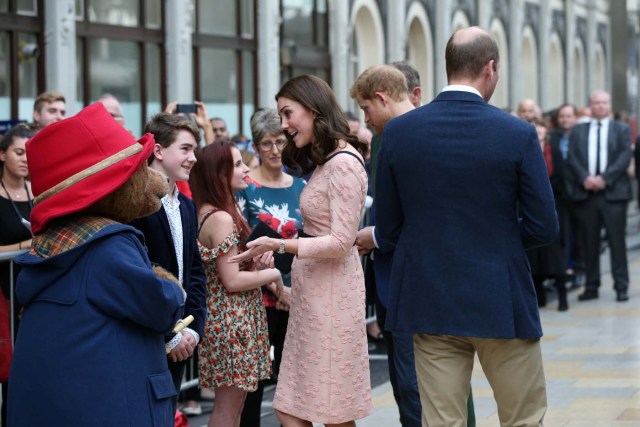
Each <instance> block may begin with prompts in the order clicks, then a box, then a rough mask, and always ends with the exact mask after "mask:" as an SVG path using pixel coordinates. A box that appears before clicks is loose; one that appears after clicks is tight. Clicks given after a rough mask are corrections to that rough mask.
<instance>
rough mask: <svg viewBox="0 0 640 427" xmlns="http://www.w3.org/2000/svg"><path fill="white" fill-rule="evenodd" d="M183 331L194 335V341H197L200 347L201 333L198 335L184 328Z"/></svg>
mask: <svg viewBox="0 0 640 427" xmlns="http://www.w3.org/2000/svg"><path fill="white" fill-rule="evenodd" d="M183 331H185V332H189V333H190V334H191V335H193V339H195V340H196V345H198V343H199V342H200V334H199V333H197V332H196V331H194V330H193V329H191V328H184V329H183Z"/></svg>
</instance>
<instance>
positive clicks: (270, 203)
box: [236, 108, 306, 427]
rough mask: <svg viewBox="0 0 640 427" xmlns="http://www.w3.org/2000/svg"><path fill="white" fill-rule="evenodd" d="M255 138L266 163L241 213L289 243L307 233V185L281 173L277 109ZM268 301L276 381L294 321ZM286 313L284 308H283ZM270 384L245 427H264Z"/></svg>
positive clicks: (247, 409) (254, 401)
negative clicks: (304, 211) (302, 197)
mask: <svg viewBox="0 0 640 427" xmlns="http://www.w3.org/2000/svg"><path fill="white" fill-rule="evenodd" d="M251 136H252V140H253V149H254V152H255V153H257V154H258V155H259V156H260V161H261V164H260V166H259V167H257V168H256V169H253V170H251V171H250V172H249V180H248V184H249V185H248V186H247V188H245V189H244V190H242V191H240V192H239V193H238V194H237V195H236V198H237V199H238V204H239V205H240V207H241V208H242V213H243V214H244V217H245V218H246V219H247V221H248V222H249V226H250V227H251V228H252V229H255V228H256V227H257V226H258V224H261V223H262V224H265V225H267V226H269V228H270V229H271V230H273V231H274V235H275V233H277V234H279V235H280V236H282V237H283V238H285V239H294V238H296V237H298V229H300V230H302V214H301V212H300V205H299V202H300V194H301V193H302V190H303V189H304V186H305V185H306V182H305V181H304V180H302V179H300V178H297V177H294V176H291V175H289V174H287V173H285V172H284V171H283V170H282V169H283V167H282V149H283V148H284V145H285V143H286V142H287V138H286V137H285V136H284V132H283V131H282V128H281V127H280V116H278V112H277V111H276V110H274V109H272V108H263V109H260V110H258V111H256V112H255V113H254V114H253V116H251ZM292 259H293V257H290V258H285V259H283V264H287V263H288V265H284V268H283V265H282V264H281V263H279V262H276V267H278V268H280V273H282V280H283V282H284V286H285V287H290V286H291V260H292ZM262 296H263V302H264V306H265V309H266V310H267V324H268V327H269V341H270V342H271V345H272V346H273V355H274V360H273V371H274V372H273V375H272V376H273V377H274V378H277V376H278V373H279V371H280V361H281V359H282V349H283V347H284V338H285V335H286V333H287V323H288V321H289V312H288V311H287V309H288V307H281V306H279V305H278V304H277V301H276V299H275V297H274V296H273V295H272V294H271V292H269V291H263V294H262ZM283 308H284V309H283ZM264 384H265V382H261V383H260V384H259V385H258V390H256V392H255V393H250V394H249V395H248V396H247V400H246V401H245V404H244V410H243V411H242V420H241V422H240V427H259V426H260V418H261V412H262V411H261V409H260V408H261V403H262V394H263V389H264Z"/></svg>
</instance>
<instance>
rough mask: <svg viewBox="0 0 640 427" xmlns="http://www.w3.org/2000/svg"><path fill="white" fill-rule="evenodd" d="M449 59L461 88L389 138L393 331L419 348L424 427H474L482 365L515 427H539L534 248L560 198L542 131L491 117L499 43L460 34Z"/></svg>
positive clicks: (401, 122)
mask: <svg viewBox="0 0 640 427" xmlns="http://www.w3.org/2000/svg"><path fill="white" fill-rule="evenodd" d="M445 60H446V68H447V76H448V80H449V86H447V87H445V88H444V90H443V91H442V92H441V93H440V94H439V95H438V96H437V97H436V99H435V100H434V101H433V102H431V103H430V104H428V105H426V106H423V107H420V108H418V109H415V110H413V111H410V112H408V113H405V114H403V115H401V116H399V117H397V118H394V119H392V120H390V121H389V122H388V123H387V125H386V127H385V129H384V144H383V146H382V149H381V151H380V157H379V159H380V161H379V166H378V176H377V180H376V198H377V200H376V204H377V208H376V209H377V219H376V228H377V230H378V232H379V235H380V237H381V238H382V239H383V240H385V241H386V242H389V243H392V244H395V245H396V249H395V253H394V258H393V265H392V269H391V292H390V300H389V311H388V313H387V323H386V327H387V328H388V329H390V330H391V331H393V332H394V333H395V332H409V333H412V334H413V335H414V351H415V359H416V371H417V375H418V382H419V387H420V397H421V401H422V408H423V412H422V419H423V424H424V425H429V426H431V427H432V426H447V427H464V426H465V424H466V419H467V404H466V403H467V397H468V396H469V390H470V382H471V372H472V369H473V361H474V356H475V354H476V353H477V355H478V358H479V360H480V363H481V364H482V367H483V370H484V372H485V374H486V376H487V379H488V380H489V383H490V384H491V387H492V389H493V392H494V396H495V398H496V401H497V405H498V415H499V418H500V423H501V425H518V426H538V425H541V423H542V420H543V418H544V414H545V412H546V404H547V401H546V390H545V381H544V371H543V365H542V355H541V351H540V337H541V336H542V328H541V325H540V317H539V312H538V306H537V300H536V294H535V290H534V287H533V283H532V279H531V274H530V271H529V265H528V262H527V256H526V253H525V249H527V248H530V247H535V246H539V245H544V244H548V243H550V242H551V241H553V240H554V239H555V238H556V236H557V234H558V220H557V217H556V212H555V206H554V200H553V193H552V191H551V186H550V184H549V178H548V176H547V170H546V166H545V162H544V159H543V157H542V152H541V150H540V145H539V142H538V137H537V135H536V131H535V128H534V127H533V126H531V125H530V124H528V123H526V122H524V121H523V120H521V119H518V118H516V117H513V116H511V115H509V114H507V113H505V112H502V111H501V110H499V109H498V108H495V107H493V106H491V105H489V104H487V101H488V100H489V99H490V98H491V95H492V94H493V91H494V90H495V87H496V84H497V82H498V65H499V52H498V46H497V44H496V42H495V40H494V39H493V38H492V37H491V35H490V34H489V33H488V32H486V31H484V30H482V29H480V28H478V27H470V28H464V29H461V30H459V31H457V32H456V33H454V35H453V36H452V37H451V38H450V39H449V42H448V43H447V48H446V54H445Z"/></svg>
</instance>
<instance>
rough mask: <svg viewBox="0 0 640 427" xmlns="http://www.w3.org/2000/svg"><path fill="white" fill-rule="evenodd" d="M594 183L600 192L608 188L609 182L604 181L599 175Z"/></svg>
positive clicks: (594, 178)
mask: <svg viewBox="0 0 640 427" xmlns="http://www.w3.org/2000/svg"><path fill="white" fill-rule="evenodd" d="M593 183H594V185H595V187H596V190H598V191H600V190H604V188H605V187H606V186H607V182H606V181H605V180H604V178H603V177H602V175H597V176H594V177H593Z"/></svg>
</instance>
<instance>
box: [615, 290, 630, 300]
mask: <svg viewBox="0 0 640 427" xmlns="http://www.w3.org/2000/svg"><path fill="white" fill-rule="evenodd" d="M616 301H618V302H623V301H629V294H628V293H627V291H617V292H616Z"/></svg>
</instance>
